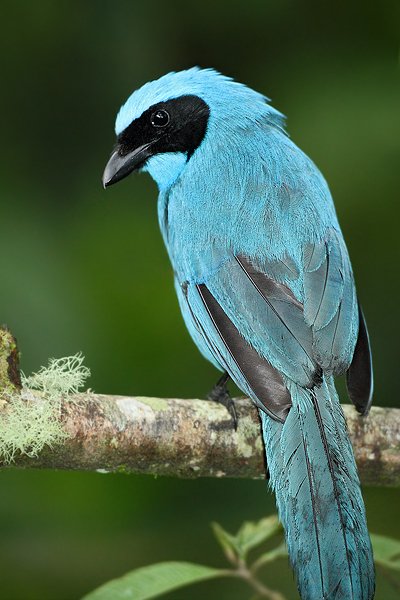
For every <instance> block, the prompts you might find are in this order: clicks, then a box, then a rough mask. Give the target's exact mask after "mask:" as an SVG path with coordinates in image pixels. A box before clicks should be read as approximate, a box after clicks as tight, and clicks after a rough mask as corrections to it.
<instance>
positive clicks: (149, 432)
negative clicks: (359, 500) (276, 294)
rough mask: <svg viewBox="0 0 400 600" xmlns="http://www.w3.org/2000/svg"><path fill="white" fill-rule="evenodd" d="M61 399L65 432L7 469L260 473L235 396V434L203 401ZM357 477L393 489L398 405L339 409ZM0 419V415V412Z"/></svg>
mask: <svg viewBox="0 0 400 600" xmlns="http://www.w3.org/2000/svg"><path fill="white" fill-rule="evenodd" d="M73 399H74V401H73V402H71V400H70V399H69V400H62V403H61V422H62V425H63V429H64V431H65V433H66V434H67V435H66V437H65V438H64V439H63V440H62V441H60V442H58V443H56V444H55V445H53V447H44V448H43V450H42V451H41V452H40V453H39V454H38V456H31V457H29V456H26V455H24V454H18V453H17V454H15V456H14V461H13V466H19V467H30V468H53V469H73V470H95V471H96V470H97V471H100V472H112V471H114V472H126V473H128V472H129V473H130V472H132V473H152V474H155V475H169V476H173V477H247V478H263V477H265V475H264V456H263V449H262V444H261V435H260V424H259V420H258V415H257V411H256V410H255V408H254V407H253V405H252V403H251V402H250V401H249V400H246V399H237V400H235V404H236V409H237V412H238V417H239V424H238V429H237V431H236V432H235V431H234V429H233V427H232V420H231V417H230V415H229V414H228V413H227V411H226V409H225V408H224V407H222V406H219V405H216V404H214V403H212V402H208V401H204V400H179V399H161V398H141V397H136V398H133V397H132V398H131V397H124V396H104V395H101V394H93V393H85V394H81V395H76V396H74V397H73ZM344 410H345V413H346V417H347V420H348V425H349V430H350V435H351V439H352V442H353V445H354V449H355V453H356V458H357V463H358V466H359V469H360V476H361V479H362V481H363V483H365V484H367V485H389V486H400V410H398V409H385V408H373V409H372V411H371V414H370V415H369V416H368V417H367V418H362V417H358V416H357V415H356V412H355V410H354V409H353V408H352V407H350V406H345V407H344ZM0 418H1V417H0Z"/></svg>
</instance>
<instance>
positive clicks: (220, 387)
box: [207, 371, 238, 431]
mask: <svg viewBox="0 0 400 600" xmlns="http://www.w3.org/2000/svg"><path fill="white" fill-rule="evenodd" d="M228 380H229V374H228V372H227V371H225V372H224V374H223V375H222V377H220V378H219V379H218V381H217V383H216V384H215V385H214V387H213V389H212V390H211V392H210V393H209V394H207V400H213V401H214V402H219V403H220V404H222V405H223V406H225V408H226V409H227V411H228V412H229V414H230V415H231V417H232V420H233V427H234V428H235V431H236V430H237V425H238V417H237V413H236V408H235V404H234V402H233V400H232V398H231V396H230V394H229V392H228V388H227V385H226V384H227V383H228Z"/></svg>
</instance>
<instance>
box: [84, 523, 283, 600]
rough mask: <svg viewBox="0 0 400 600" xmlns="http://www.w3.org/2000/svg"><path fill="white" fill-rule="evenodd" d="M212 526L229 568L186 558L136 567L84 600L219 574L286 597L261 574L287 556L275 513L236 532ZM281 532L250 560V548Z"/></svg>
mask: <svg viewBox="0 0 400 600" xmlns="http://www.w3.org/2000/svg"><path fill="white" fill-rule="evenodd" d="M212 528H213V532H214V535H215V537H216V539H217V541H218V542H219V544H220V546H221V548H222V550H223V552H224V554H225V556H226V558H227V559H228V562H229V563H230V566H229V568H226V569H215V568H213V567H207V566H203V565H196V564H192V563H186V562H163V563H158V564H155V565H151V566H148V567H142V568H140V569H136V570H135V571H131V572H130V573H127V574H126V575H124V576H123V577H121V578H120V579H114V580H112V581H109V582H108V583H106V584H104V585H102V586H101V587H99V588H98V589H96V590H94V591H93V592H91V593H89V594H87V595H86V596H85V597H84V598H83V599H82V600H150V599H151V598H158V597H159V596H160V595H162V594H165V593H167V592H172V591H174V590H176V589H178V588H180V587H183V586H185V585H190V584H193V583H200V582H201V581H206V580H209V579H216V578H219V577H234V578H236V579H237V578H239V579H242V580H243V581H245V582H246V583H247V584H248V585H249V587H250V588H251V589H252V591H253V592H255V593H256V597H257V598H268V599H269V600H285V598H284V596H283V595H282V594H281V593H280V592H277V591H275V590H271V589H270V588H268V587H266V586H265V585H264V584H263V583H262V582H261V581H260V580H259V578H258V576H257V572H258V570H259V569H260V568H261V567H262V566H264V565H266V564H268V563H271V562H273V561H274V560H276V559H278V558H282V557H286V556H287V553H286V548H285V544H284V543H283V542H282V539H281V534H282V528H281V525H280V523H279V521H278V518H277V517H276V516H275V515H272V516H270V517H266V518H264V519H261V521H258V522H257V523H253V522H245V523H243V525H242V526H241V527H240V529H239V531H238V532H237V533H236V535H233V534H231V533H228V532H227V531H225V529H223V528H222V527H221V525H219V524H218V523H213V525H212ZM278 534H280V537H279V538H278V542H279V543H278V544H277V545H276V546H274V548H273V549H272V550H270V551H268V552H264V553H262V554H261V555H260V556H259V557H258V558H257V559H256V560H255V561H254V562H253V563H252V564H249V562H248V556H249V552H250V551H251V550H253V549H254V548H256V547H258V546H260V545H261V544H262V543H263V542H265V541H267V540H269V539H272V538H273V537H276V536H277V535H278Z"/></svg>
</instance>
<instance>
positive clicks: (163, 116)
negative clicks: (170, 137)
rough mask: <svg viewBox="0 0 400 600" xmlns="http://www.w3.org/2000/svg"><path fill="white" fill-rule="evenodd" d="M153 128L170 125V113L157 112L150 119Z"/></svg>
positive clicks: (164, 111)
mask: <svg viewBox="0 0 400 600" xmlns="http://www.w3.org/2000/svg"><path fill="white" fill-rule="evenodd" d="M150 122H151V124H152V125H153V127H165V126H166V125H168V123H169V113H167V111H166V110H156V112H153V114H152V115H151V117H150Z"/></svg>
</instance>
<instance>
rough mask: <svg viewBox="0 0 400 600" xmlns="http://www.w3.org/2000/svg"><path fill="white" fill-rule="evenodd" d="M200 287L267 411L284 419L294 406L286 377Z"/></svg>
mask: <svg viewBox="0 0 400 600" xmlns="http://www.w3.org/2000/svg"><path fill="white" fill-rule="evenodd" d="M197 290H198V292H199V295H200V297H201V299H202V301H203V303H204V306H205V307H206V310H207V312H208V314H209V316H210V318H211V320H212V322H213V324H214V327H215V328H216V330H217V332H218V334H219V336H220V338H221V339H222V341H223V343H224V345H225V347H226V349H227V350H228V352H229V354H230V356H231V357H232V359H233V361H234V362H235V364H236V366H237V368H238V369H239V371H240V373H241V375H242V377H243V378H244V379H245V381H246V382H247V383H248V385H249V387H250V389H252V390H253V392H254V394H255V395H256V397H257V399H258V400H259V401H260V402H261V404H262V405H263V407H264V409H265V410H266V412H268V413H269V415H270V416H271V417H272V418H273V419H276V420H278V421H284V420H285V419H286V416H287V414H288V412H289V409H290V407H291V399H290V394H289V392H288V391H287V389H286V387H285V385H284V383H283V379H282V376H281V375H280V373H279V372H278V371H277V370H276V369H274V368H273V367H272V366H271V365H270V363H269V362H268V361H267V360H265V358H263V357H261V356H260V355H259V354H258V353H257V352H256V351H255V350H254V348H252V346H250V344H248V343H247V342H246V340H245V339H244V338H243V337H242V336H241V335H240V333H239V331H238V330H237V329H236V327H235V326H234V324H233V323H232V321H231V320H230V319H229V318H228V316H227V315H226V313H225V312H224V311H223V309H222V308H221V306H220V304H219V303H218V302H217V301H216V299H215V298H214V296H213V295H212V294H211V292H210V291H209V290H208V288H207V286H206V285H204V284H201V285H197Z"/></svg>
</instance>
